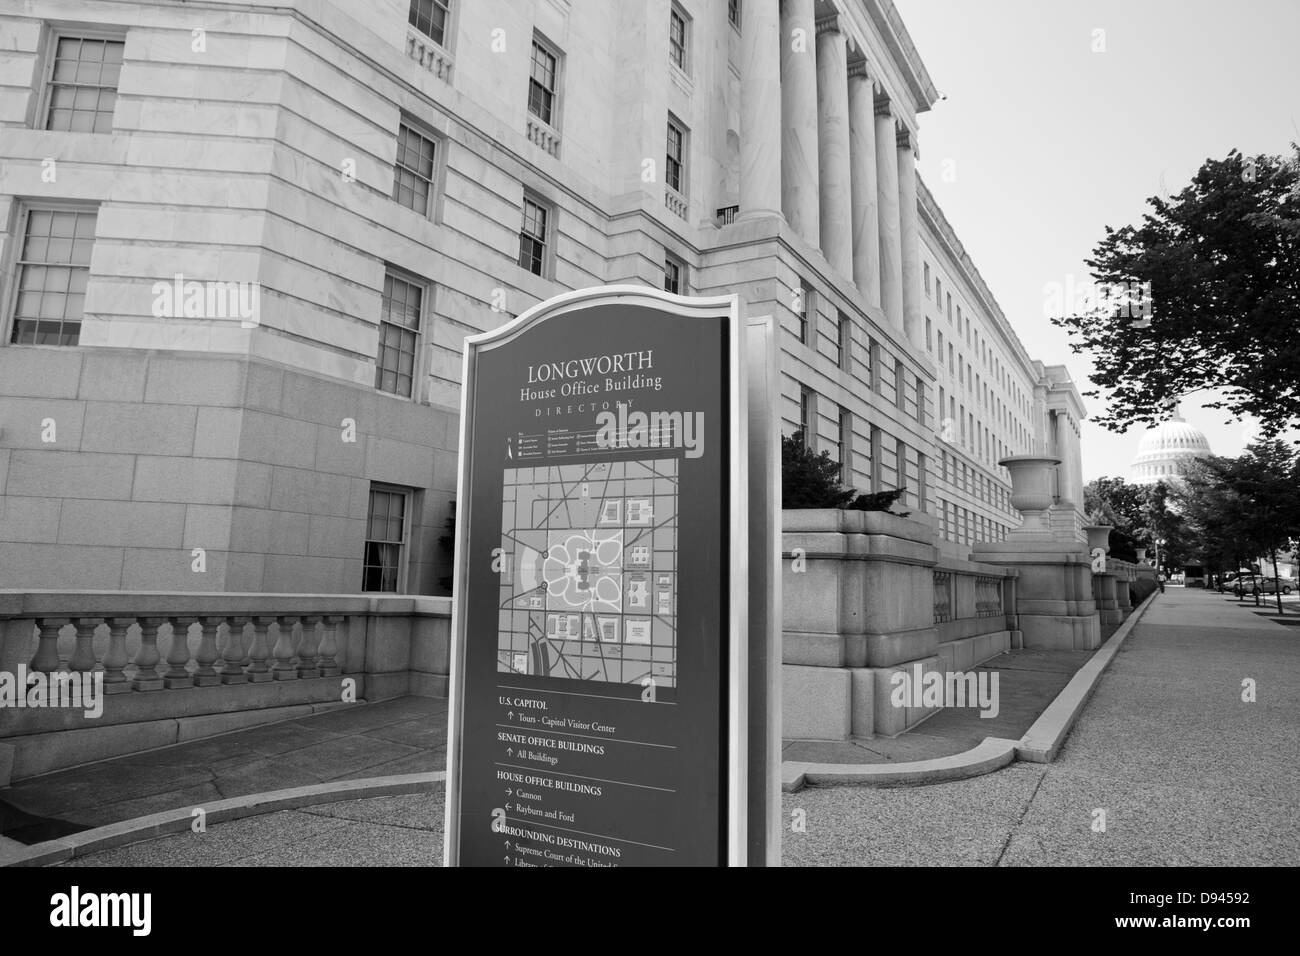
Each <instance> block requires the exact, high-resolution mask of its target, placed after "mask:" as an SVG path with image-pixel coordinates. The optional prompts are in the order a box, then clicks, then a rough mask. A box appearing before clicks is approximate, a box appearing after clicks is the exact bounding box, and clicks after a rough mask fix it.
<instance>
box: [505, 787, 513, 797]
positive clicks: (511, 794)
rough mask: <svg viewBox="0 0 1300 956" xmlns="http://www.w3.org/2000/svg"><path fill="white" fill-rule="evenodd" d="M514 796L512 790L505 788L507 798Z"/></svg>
mask: <svg viewBox="0 0 1300 956" xmlns="http://www.w3.org/2000/svg"><path fill="white" fill-rule="evenodd" d="M514 795H515V792H514V791H513V790H511V789H510V788H509V787H506V796H507V797H513V796H514Z"/></svg>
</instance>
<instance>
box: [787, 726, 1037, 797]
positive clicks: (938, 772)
mask: <svg viewBox="0 0 1300 956" xmlns="http://www.w3.org/2000/svg"><path fill="white" fill-rule="evenodd" d="M1018 746H1019V741H1015V740H1007V739H1005V738H1003V737H985V738H984V741H983V742H982V743H980V744H979V745H978V746H976V747H972V748H971V749H970V750H967V751H965V752H963V753H959V754H951V755H949V756H947V757H935V758H933V759H931V760H915V761H911V762H908V763H864V764H853V763H785V764H782V765H781V790H782V791H783V792H785V793H793V792H794V791H796V790H800V789H802V788H803V787H805V786H807V785H813V786H816V785H824V786H825V785H830V786H834V785H835V784H848V783H855V784H863V785H865V786H869V787H906V786H915V785H917V784H924V783H943V782H945V781H949V780H964V779H966V778H967V777H978V776H979V775H980V774H985V773H992V772H993V771H994V770H1001V769H1002V768H1003V767H1005V766H1006V765H1007V764H1009V763H1011V762H1012V761H1013V760H1015V759H1016V748H1017V747H1018Z"/></svg>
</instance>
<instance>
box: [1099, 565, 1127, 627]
mask: <svg viewBox="0 0 1300 956" xmlns="http://www.w3.org/2000/svg"><path fill="white" fill-rule="evenodd" d="M1116 585H1117V582H1116V576H1115V575H1114V574H1112V573H1110V572H1106V573H1105V574H1094V575H1093V576H1092V593H1093V597H1094V599H1095V600H1096V602H1097V615H1098V618H1099V619H1100V621H1101V623H1102V624H1122V623H1123V622H1124V615H1123V614H1122V613H1121V612H1120V609H1119V597H1118V594H1117V586H1116Z"/></svg>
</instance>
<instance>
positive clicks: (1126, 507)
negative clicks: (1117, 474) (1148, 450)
mask: <svg viewBox="0 0 1300 956" xmlns="http://www.w3.org/2000/svg"><path fill="white" fill-rule="evenodd" d="M1146 498H1147V495H1146V486H1144V485H1130V484H1129V483H1128V482H1126V481H1125V480H1124V479H1123V478H1094V479H1093V480H1092V481H1090V482H1088V484H1087V485H1086V486H1085V487H1084V489H1083V510H1084V511H1085V512H1088V513H1091V512H1092V511H1099V512H1101V513H1102V514H1103V515H1104V516H1105V517H1106V518H1107V519H1108V520H1109V522H1110V523H1111V524H1112V525H1114V526H1115V527H1116V528H1117V529H1119V530H1122V531H1124V532H1126V533H1128V534H1134V533H1135V532H1136V531H1137V530H1138V529H1139V528H1141V526H1142V508H1143V506H1144V505H1145V504H1146Z"/></svg>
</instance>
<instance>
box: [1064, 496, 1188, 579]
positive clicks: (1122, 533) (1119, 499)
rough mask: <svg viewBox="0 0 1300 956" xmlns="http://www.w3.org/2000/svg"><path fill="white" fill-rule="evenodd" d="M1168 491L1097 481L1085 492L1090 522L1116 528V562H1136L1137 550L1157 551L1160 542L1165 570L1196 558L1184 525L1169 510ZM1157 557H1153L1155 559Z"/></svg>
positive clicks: (1112, 536)
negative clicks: (1117, 560)
mask: <svg viewBox="0 0 1300 956" xmlns="http://www.w3.org/2000/svg"><path fill="white" fill-rule="evenodd" d="M1169 494H1170V492H1169V487H1168V486H1167V485H1166V484H1165V483H1164V482H1157V483H1156V484H1154V485H1132V484H1129V483H1128V482H1126V481H1125V480H1124V479H1123V478H1095V479H1093V480H1092V481H1090V482H1088V484H1087V485H1086V486H1085V487H1084V489H1083V501H1084V511H1085V512H1086V513H1087V514H1088V516H1089V519H1090V520H1094V522H1095V520H1096V519H1101V520H1102V521H1103V522H1104V523H1106V524H1110V525H1112V526H1113V527H1114V529H1115V530H1113V531H1112V532H1111V533H1110V551H1111V554H1113V555H1114V556H1115V557H1117V558H1121V559H1123V560H1127V561H1135V560H1137V549H1138V548H1147V549H1154V548H1155V547H1156V542H1157V541H1163V542H1164V543H1163V544H1162V545H1160V546H1159V548H1160V557H1161V561H1162V563H1163V564H1164V565H1166V566H1173V565H1182V564H1185V563H1187V561H1188V559H1189V558H1191V557H1192V556H1193V554H1194V548H1193V546H1192V544H1191V542H1190V541H1189V538H1188V534H1187V529H1186V526H1185V522H1184V521H1183V519H1182V517H1181V516H1180V515H1179V514H1178V512H1177V511H1176V510H1175V509H1174V508H1171V507H1170V499H1169ZM1153 557H1154V555H1153Z"/></svg>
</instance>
